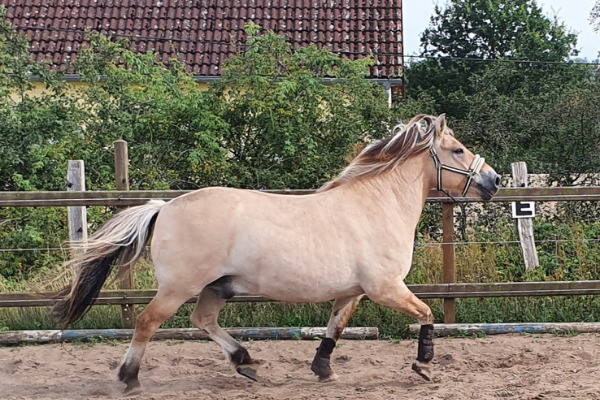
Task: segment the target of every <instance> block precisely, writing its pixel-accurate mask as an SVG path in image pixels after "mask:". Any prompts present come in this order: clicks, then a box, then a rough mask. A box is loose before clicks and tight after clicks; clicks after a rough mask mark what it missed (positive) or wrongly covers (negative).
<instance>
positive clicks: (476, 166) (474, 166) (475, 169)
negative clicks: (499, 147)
mask: <svg viewBox="0 0 600 400" xmlns="http://www.w3.org/2000/svg"><path fill="white" fill-rule="evenodd" d="M429 152H430V153H431V158H433V162H434V163H435V168H436V169H437V190H439V191H440V192H444V193H446V194H448V192H446V191H445V190H444V189H443V188H442V170H444V169H445V170H446V171H450V172H454V173H457V174H461V175H465V176H466V177H467V184H466V185H465V189H464V190H463V192H462V195H461V197H465V195H466V194H467V191H468V190H469V187H470V186H471V182H473V178H474V177H475V175H477V174H478V173H479V171H481V168H482V167H483V164H485V158H483V157H480V156H479V154H475V158H474V159H473V162H472V163H471V166H470V167H469V169H459V168H454V167H451V166H449V165H446V164H444V163H443V162H441V161H440V158H439V157H438V155H437V152H436V151H435V149H434V148H433V146H431V147H430V149H429ZM448 195H449V194H448ZM449 196H450V195H449ZM450 197H452V196H450Z"/></svg>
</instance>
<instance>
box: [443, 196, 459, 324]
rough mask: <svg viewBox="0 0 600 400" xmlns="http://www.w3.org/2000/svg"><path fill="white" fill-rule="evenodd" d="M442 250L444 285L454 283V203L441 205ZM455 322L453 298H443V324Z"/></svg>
mask: <svg viewBox="0 0 600 400" xmlns="http://www.w3.org/2000/svg"><path fill="white" fill-rule="evenodd" d="M442 234H443V237H442V243H443V244H442V250H443V259H444V283H454V282H455V281H456V269H455V266H454V203H444V204H443V205H442ZM455 321H456V315H455V313H454V298H453V297H445V298H444V323H445V324H453V323H454V322H455Z"/></svg>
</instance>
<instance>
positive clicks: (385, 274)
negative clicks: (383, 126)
mask: <svg viewBox="0 0 600 400" xmlns="http://www.w3.org/2000/svg"><path fill="white" fill-rule="evenodd" d="M499 182H500V179H499V177H498V175H497V174H496V172H495V171H494V170H493V169H492V168H491V167H490V166H489V165H487V164H485V161H484V159H483V158H480V157H479V156H478V155H474V154H473V153H471V152H470V151H469V150H467V149H466V148H465V147H464V146H463V145H462V144H461V143H460V142H458V141H457V140H456V139H455V138H454V134H453V132H452V131H451V130H450V129H449V128H448V127H447V126H446V120H445V117H444V116H440V117H432V116H426V115H419V116H416V117H414V118H413V119H412V120H411V121H410V122H409V123H408V124H406V125H399V126H397V127H395V128H394V129H393V131H392V133H391V135H390V136H389V137H387V138H386V139H384V140H382V141H380V142H378V143H375V144H373V145H371V146H369V147H367V148H365V149H364V150H363V151H362V152H361V153H360V154H359V155H358V156H357V157H356V158H355V159H354V160H353V161H352V162H351V163H350V165H349V166H348V167H347V168H346V169H344V170H343V171H342V172H341V174H340V175H339V176H338V177H337V178H335V179H334V180H332V181H330V182H329V183H327V184H325V185H324V186H323V187H322V188H321V189H320V190H319V191H317V193H315V194H311V195H306V196H284V195H273V194H266V193H261V192H257V191H247V190H238V189H230V188H205V189H201V190H198V191H195V192H192V193H189V194H187V195H184V196H181V197H178V198H176V199H174V200H171V201H169V202H166V203H165V202H163V201H150V202H148V203H147V204H145V205H141V206H138V207H133V208H129V209H127V210H125V211H122V212H120V213H118V214H117V215H115V216H114V217H113V218H112V219H111V220H109V221H108V222H107V223H106V224H105V225H104V226H102V227H101V228H100V229H99V230H98V231H97V232H96V234H95V235H94V236H93V237H92V238H91V240H90V241H89V242H88V244H87V245H86V247H85V251H84V252H82V254H81V255H80V256H78V257H77V258H75V259H73V260H72V261H70V265H71V266H74V267H76V269H77V271H78V273H77V276H76V278H75V281H74V283H73V284H72V285H71V286H69V287H67V288H65V289H64V290H63V291H62V292H61V293H60V294H59V295H60V296H61V297H65V298H66V299H65V300H64V301H61V302H59V303H58V304H57V306H56V308H55V310H54V311H55V313H56V315H58V316H59V318H60V321H61V322H62V324H63V325H64V326H66V325H67V324H69V323H71V322H73V321H76V320H78V319H79V318H81V317H82V316H83V315H84V314H85V312H86V311H87V310H88V309H89V307H90V306H91V304H92V303H93V299H94V298H95V297H96V296H97V295H98V293H99V291H100V288H101V287H102V285H103V283H104V282H105V280H106V279H107V277H108V276H109V274H110V272H111V269H112V267H113V266H114V265H126V264H129V265H131V264H133V263H134V262H135V261H136V260H137V258H138V257H139V255H140V254H141V252H142V250H143V248H144V246H145V244H146V242H147V241H148V240H149V238H150V235H151V234H152V233H153V238H152V246H151V254H152V260H153V262H154V266H155V268H156V276H157V279H158V292H157V294H156V297H155V298H154V299H153V300H152V301H151V302H150V304H149V305H148V307H147V308H146V309H145V310H144V312H142V313H141V314H140V316H139V317H138V319H137V323H136V327H135V332H134V335H133V339H132V341H131V345H130V347H129V349H128V351H127V353H126V354H125V357H124V358H123V361H122V363H121V366H120V369H119V373H118V376H119V379H120V380H121V381H123V382H124V383H125V384H126V385H127V387H126V389H125V390H126V392H127V391H131V390H134V389H137V388H138V387H140V383H139V380H138V372H139V368H140V361H141V359H142V356H143V354H144V350H145V349H146V345H147V344H148V341H149V340H150V338H151V337H152V335H153V334H154V333H155V332H156V330H157V329H158V327H159V326H160V325H161V324H162V323H163V322H164V321H165V320H166V319H167V318H169V317H170V316H171V315H173V314H174V313H175V311H176V310H177V309H178V308H179V307H180V306H181V305H182V304H183V303H184V302H185V301H186V300H188V299H190V298H191V297H193V296H195V295H198V302H197V303H196V307H195V309H194V311H193V312H192V315H191V321H192V323H193V324H194V326H196V327H197V328H198V329H202V330H204V331H206V332H207V333H208V335H209V336H210V338H211V339H212V340H214V341H215V342H217V343H218V344H219V345H221V347H222V348H223V350H224V352H225V354H226V355H227V356H228V358H229V360H230V362H231V363H232V364H233V366H234V367H235V369H236V371H237V372H238V373H240V374H241V375H244V376H246V377H248V378H250V379H256V370H255V368H254V367H253V365H252V364H254V361H253V360H252V358H251V357H250V355H249V354H248V351H247V350H246V349H245V348H244V347H242V346H241V345H240V344H239V343H238V342H236V341H235V340H234V339H233V338H232V337H231V336H229V335H228V334H227V333H226V332H225V331H224V330H223V329H222V328H221V327H220V326H219V325H218V324H217V317H218V315H219V311H220V310H221V309H222V307H223V306H224V305H225V301H226V300H227V299H229V298H231V297H232V296H234V295H236V294H240V293H246V294H256V295H261V296H264V297H267V298H270V299H273V300H278V301H286V302H323V301H328V300H331V299H334V300H335V302H334V304H333V310H332V313H331V318H330V319H329V323H328V325H327V334H326V338H324V339H323V340H322V342H321V344H320V346H319V348H318V349H317V354H316V355H315V358H314V361H313V362H312V367H311V369H312V371H313V372H314V373H315V374H316V375H318V377H319V378H320V379H321V380H324V379H328V378H333V376H334V373H333V371H332V369H331V366H330V356H331V353H332V351H333V349H334V347H335V345H336V341H337V340H338V339H339V337H340V334H341V332H342V330H343V329H344V327H345V325H346V323H347V322H348V319H349V318H350V316H351V314H352V312H353V311H354V309H355V307H356V306H357V304H358V303H359V301H360V299H361V298H362V297H363V296H364V295H365V294H366V295H368V296H369V298H370V299H371V300H372V301H375V302H377V303H379V304H382V305H385V306H388V307H390V308H392V309H394V310H397V311H400V312H403V313H406V314H408V315H411V316H413V317H415V318H416V319H417V320H418V321H419V323H420V324H421V331H420V338H419V343H418V351H417V359H416V361H415V362H414V364H413V366H412V368H413V370H414V371H416V372H417V373H418V374H419V375H421V376H422V377H423V378H425V379H427V380H429V379H430V376H431V372H432V371H431V360H432V358H433V341H432V338H433V322H434V321H433V315H432V314H431V310H430V309H429V307H428V306H427V305H426V304H425V303H423V302H422V301H421V300H419V299H418V298H417V297H416V296H415V295H414V294H413V293H412V292H410V290H409V289H408V288H407V287H406V285H405V283H404V278H405V277H406V275H407V274H408V271H409V270H410V266H411V259H412V251H413V240H414V231H415V228H416V225H417V222H418V220H419V216H420V214H421V211H422V208H423V205H424V203H425V199H426V197H427V194H428V193H429V191H430V189H432V188H437V189H438V190H444V191H446V193H448V194H449V193H451V192H454V193H456V194H457V195H458V194H461V193H462V195H463V196H465V195H467V194H468V195H471V196H478V197H480V198H482V199H483V200H489V199H490V198H491V197H492V196H493V195H494V194H495V193H496V192H497V191H498V185H499Z"/></svg>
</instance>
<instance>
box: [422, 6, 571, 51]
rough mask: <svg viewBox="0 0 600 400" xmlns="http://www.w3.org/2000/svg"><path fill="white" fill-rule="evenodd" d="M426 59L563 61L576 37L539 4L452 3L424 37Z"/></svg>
mask: <svg viewBox="0 0 600 400" xmlns="http://www.w3.org/2000/svg"><path fill="white" fill-rule="evenodd" d="M421 43H422V47H423V54H424V55H443V56H451V57H462V58H470V57H475V58H482V59H489V58H491V59H498V58H514V59H521V60H538V61H561V60H564V59H566V58H567V57H568V56H570V55H576V50H575V44H576V35H575V34H572V33H569V32H567V29H566V27H565V26H564V24H562V23H560V22H559V21H558V20H556V19H554V20H551V19H549V18H547V17H546V16H545V15H544V14H543V12H542V9H541V8H540V7H539V6H538V4H537V3H536V1H535V0H451V1H450V2H449V3H448V4H447V6H446V8H444V9H441V8H440V7H439V6H436V8H435V15H433V16H432V17H431V24H430V28H428V29H426V30H425V32H424V33H423V34H422V36H421Z"/></svg>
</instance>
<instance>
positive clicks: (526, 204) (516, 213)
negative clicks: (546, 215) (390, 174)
mask: <svg viewBox="0 0 600 400" xmlns="http://www.w3.org/2000/svg"><path fill="white" fill-rule="evenodd" d="M512 216H513V218H533V217H535V202H534V201H513V203H512Z"/></svg>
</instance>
